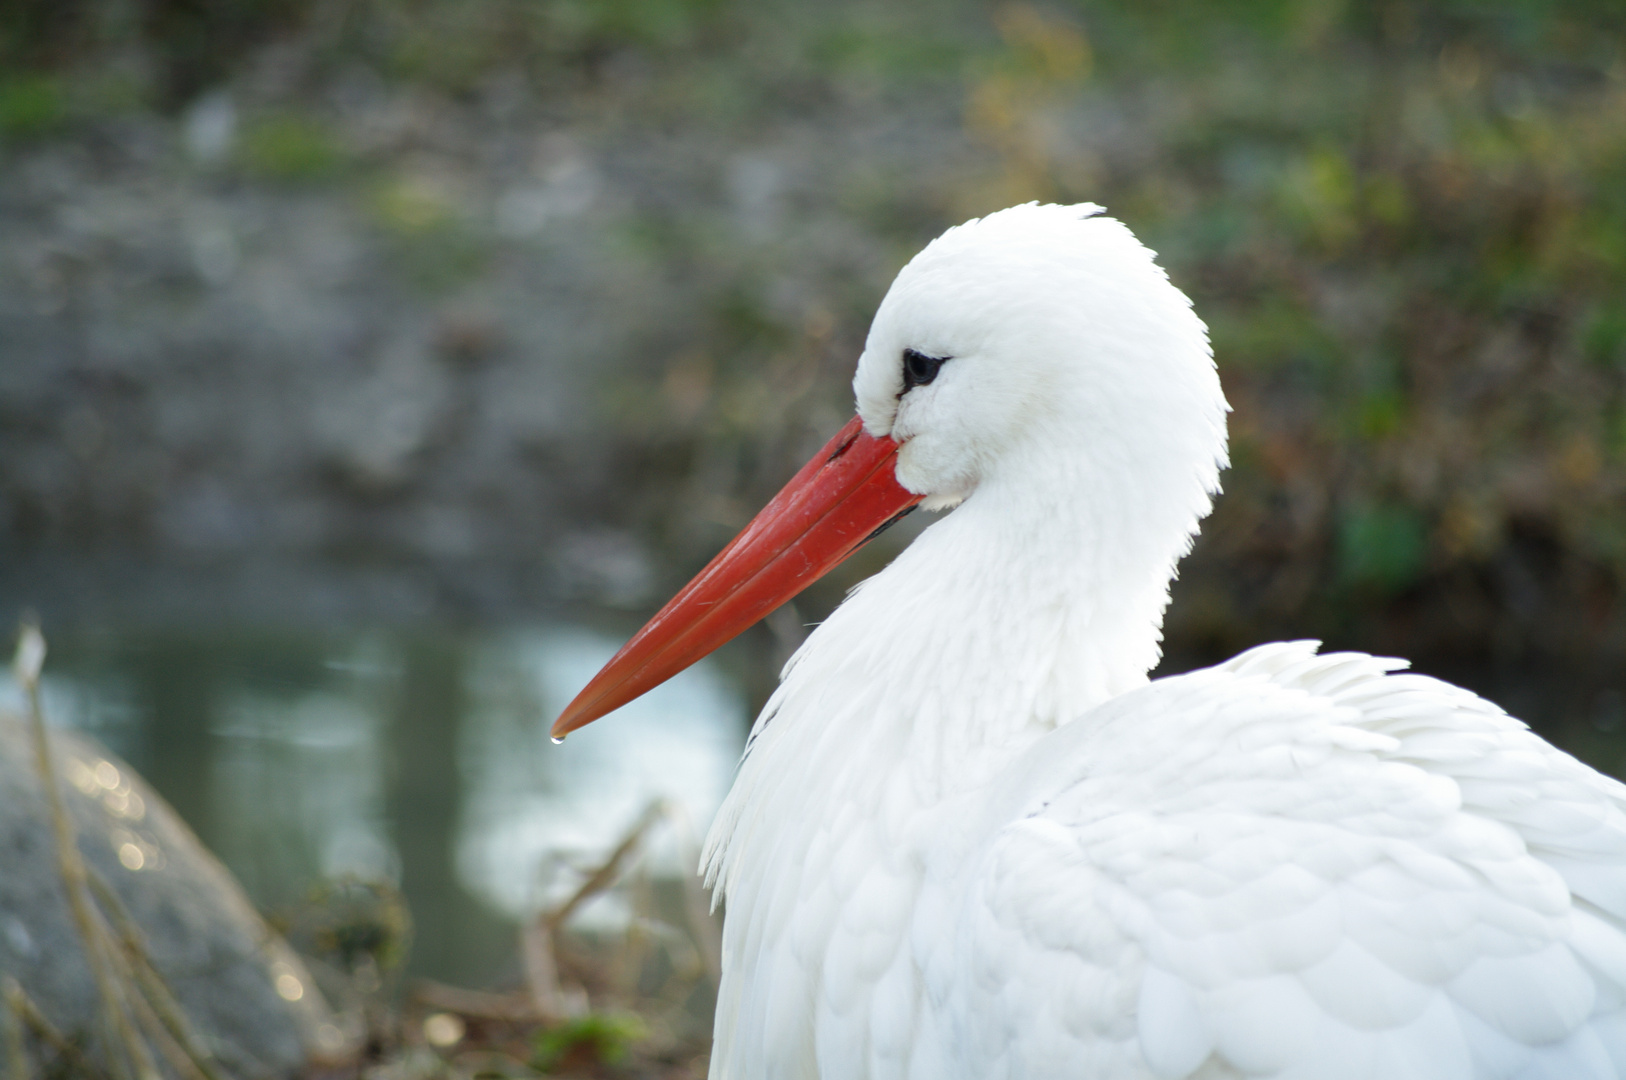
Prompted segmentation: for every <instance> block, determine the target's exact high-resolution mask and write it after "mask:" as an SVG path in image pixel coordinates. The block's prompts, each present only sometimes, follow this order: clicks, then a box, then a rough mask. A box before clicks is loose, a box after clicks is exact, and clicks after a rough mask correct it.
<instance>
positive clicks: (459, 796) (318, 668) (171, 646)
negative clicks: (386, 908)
mask: <svg viewBox="0 0 1626 1080" xmlns="http://www.w3.org/2000/svg"><path fill="white" fill-rule="evenodd" d="M52 644H53V649H52V656H51V660H50V663H49V664H48V672H49V675H48V677H47V679H46V682H45V702H46V708H47V710H48V712H49V715H50V717H51V719H52V721H53V722H54V723H59V724H71V725H73V726H77V727H81V728H85V729H87V730H89V731H91V732H92V733H94V734H95V735H97V736H98V737H99V738H101V739H102V740H103V741H105V742H106V743H108V745H109V746H110V747H111V748H112V749H113V750H114V751H115V752H117V753H119V754H121V755H123V756H124V757H126V758H127V759H128V760H129V761H130V762H131V763H132V764H133V765H134V766H135V767H136V768H137V769H139V770H140V771H141V772H142V773H143V774H144V775H145V776H146V777H147V778H148V779H149V780H150V781H151V782H152V783H153V785H154V786H155V787H157V788H158V790H159V791H161V792H162V793H163V794H164V795H165V796H166V797H167V798H168V799H169V800H170V801H171V802H172V803H173V804H174V805H175V807H176V809H177V810H179V811H180V812H181V814H182V815H183V816H184V817H185V818H186V819H187V821H188V822H189V823H191V824H192V825H193V827H194V828H196V829H197V831H198V833H199V834H200V836H201V837H202V839H203V840H204V842H205V843H206V844H208V845H209V847H211V848H212V849H213V850H214V851H215V852H216V853H217V854H218V855H220V857H221V858H222V860H224V861H225V862H226V864H227V865H228V866H229V867H230V868H231V869H232V870H233V872H235V873H236V874H237V876H238V878H239V879H240V880H241V881H242V882H243V884H244V886H245V887H246V888H247V889H248V891H249V893H250V895H251V896H252V897H253V898H254V899H255V900H256V902H258V903H259V904H260V906H261V907H262V908H266V909H268V910H273V911H274V910H276V909H277V908H279V907H286V906H288V905H291V904H293V903H295V902H297V901H298V900H299V899H300V897H301V896H303V895H304V894H305V893H306V892H307V890H308V889H309V888H310V887H311V885H312V884H314V883H315V882H316V881H318V880H320V879H322V878H324V877H333V876H337V875H343V874H359V875H362V876H365V877H385V878H389V879H392V880H395V881H398V882H399V883H400V885H401V888H402V890H403V891H404V893H405V894H406V898H407V901H408V903H409V904H410V906H411V908H412V911H413V915H414V918H415V920H416V923H417V935H416V943H415V945H414V951H413V958H412V961H411V967H412V969H413V970H416V971H418V972H420V973H422V974H428V975H433V976H436V977H439V978H443V979H448V980H456V981H462V982H473V983H482V982H489V981H490V980H491V979H492V978H494V977H500V976H501V975H502V974H503V973H504V972H505V971H507V970H508V969H511V968H512V967H513V965H514V963H515V962H514V961H513V959H512V957H513V955H514V948H513V942H514V938H513V922H514V920H515V919H517V918H519V917H522V916H523V915H525V914H526V913H528V912H532V911H535V910H536V909H537V907H538V906H539V905H540V904H542V903H545V902H547V901H549V900H551V899H554V897H555V896H556V895H557V894H558V893H559V892H560V891H561V890H565V889H569V888H573V887H574V883H575V880H576V879H574V878H573V877H572V876H571V874H569V873H566V872H564V871H563V870H562V868H565V867H577V866H580V865H582V864H583V863H586V862H589V861H591V860H592V859H593V858H594V857H596V856H602V855H603V854H604V853H605V852H607V851H608V850H609V849H610V848H612V847H613V846H614V845H615V844H616V843H617V842H618V841H619V840H620V839H621V837H622V836H623V835H624V834H625V832H626V831H627V829H628V828H629V827H630V826H631V824H632V823H633V822H634V820H635V819H636V818H637V817H638V816H639V814H640V813H641V812H642V811H643V809H644V808H645V807H646V806H647V805H648V804H649V803H650V801H651V800H653V799H656V798H663V799H666V800H668V801H669V802H670V803H671V804H673V805H674V806H675V808H676V810H677V813H676V815H675V816H676V817H677V818H678V819H679V820H680V821H683V822H686V823H688V827H687V828H686V829H684V830H681V831H682V832H686V833H688V834H689V835H690V836H691V837H692V836H694V835H699V834H700V833H702V832H703V831H704V829H705V826H706V825H707V824H708V823H709V821H710V819H711V817H712V815H713V814H714V813H715V811H716V809H717V806H718V804H719V803H720V802H721V800H722V797H723V795H724V794H725V793H726V791H727V788H728V784H729V781H730V779H731V777H732V773H733V768H734V763H735V761H736V759H737V758H738V755H739V752H740V749H741V746H742V745H743V739H744V733H745V729H746V722H745V721H746V717H745V705H744V696H743V694H742V693H741V692H740V690H739V688H738V687H736V686H734V685H733V684H732V683H731V682H730V681H729V680H728V679H726V678H725V677H724V676H723V675H722V674H721V672H720V669H718V668H716V667H715V666H713V665H711V664H701V665H699V666H697V667H696V668H693V669H691V670H690V671H689V672H686V673H685V674H684V675H681V676H679V677H678V678H676V679H674V680H673V681H672V682H670V683H668V684H667V685H666V686H664V687H662V688H660V689H658V690H656V691H655V692H653V693H651V694H649V695H648V696H647V697H645V698H643V699H642V700H640V701H639V702H638V703H636V704H635V705H634V706H629V707H628V708H627V709H625V710H623V711H622V712H621V713H620V714H619V715H618V716H617V717H615V718H614V719H613V720H611V721H610V722H608V723H605V724H600V725H595V726H594V727H592V728H588V729H586V730H584V731H581V732H578V733H576V734H574V735H572V736H571V737H570V739H569V741H568V742H566V743H565V744H564V745H562V746H554V745H552V744H551V742H550V741H549V740H548V738H547V730H546V728H547V723H548V722H549V721H551V719H552V718H553V716H554V715H555V714H557V712H558V711H559V710H560V709H561V708H562V707H563V706H564V704H565V703H566V702H567V701H568V700H569V698H570V696H571V695H572V694H573V693H574V692H575V691H576V689H578V688H579V687H580V686H582V685H583V684H584V683H585V682H586V681H587V679H588V678H589V677H590V676H591V675H592V673H593V672H594V671H596V670H597V669H598V667H599V666H600V665H602V664H603V662H604V661H606V660H608V659H609V657H610V655H611V653H612V652H613V651H614V650H615V648H616V647H617V646H618V645H619V644H620V642H619V640H616V639H612V638H609V637H605V636H602V635H598V634H595V633H593V632H590V631H587V630H584V629H580V628H576V627H569V626H554V627H547V628H541V629H535V630H526V631H510V632H503V633H490V634H468V635H460V636H453V635H431V634H416V633H384V632H365V633H357V634H335V635H327V636H321V635H314V636H313V635H292V634H289V635H276V634H271V635H253V636H252V637H245V638H234V637H210V638H198V637H184V638H175V637H162V638H155V639H140V638H135V637H133V636H122V635H118V636H112V637H103V638H97V639H87V640H57V641H54V642H53V643H52ZM14 698H15V689H14V688H13V687H11V686H9V684H7V685H0V703H14V701H12V699H14ZM664 842H665V846H664V847H659V846H657V848H656V849H655V850H654V852H653V853H652V854H653V856H654V857H655V859H656V861H657V863H658V867H659V869H661V870H663V871H665V872H669V873H673V874H676V873H689V872H692V870H693V863H692V860H693V857H694V853H693V850H692V847H693V845H692V843H679V842H678V840H677V839H676V838H674V837H673V835H672V831H671V830H666V831H665V841H664ZM612 905H613V901H612V902H610V903H609V904H601V905H599V908H598V910H597V915H598V917H600V918H605V917H607V916H613V915H614V909H613V906H612ZM592 914H593V912H592V911H591V910H589V911H586V912H584V916H590V915H592Z"/></svg>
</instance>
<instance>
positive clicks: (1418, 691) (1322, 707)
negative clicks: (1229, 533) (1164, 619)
mask: <svg viewBox="0 0 1626 1080" xmlns="http://www.w3.org/2000/svg"><path fill="white" fill-rule="evenodd" d="M1315 649H1316V645H1315V643H1313V642H1292V643H1287V644H1283V645H1275V646H1265V647H1262V648H1259V649H1254V650H1250V651H1249V652H1246V653H1243V654H1242V655H1241V656H1238V657H1237V658H1235V659H1234V660H1232V661H1230V662H1228V663H1227V664H1224V665H1221V666H1220V667H1218V668H1212V669H1208V670H1206V671H1202V672H1194V673H1192V674H1191V675H1187V676H1181V677H1178V678H1173V679H1166V680H1160V681H1158V682H1156V683H1153V684H1151V685H1149V686H1147V687H1144V688H1142V689H1141V690H1137V691H1134V692H1132V693H1129V694H1126V695H1123V696H1121V697H1119V698H1117V699H1114V700H1113V701H1111V702H1109V703H1107V704H1106V705H1104V706H1102V707H1101V708H1099V709H1096V710H1094V711H1093V712H1091V713H1090V714H1088V715H1086V716H1084V717H1081V718H1079V719H1078V720H1076V721H1074V722H1073V723H1070V724H1067V725H1064V726H1063V727H1061V728H1059V729H1057V730H1056V731H1055V732H1052V733H1051V734H1050V735H1048V736H1046V737H1045V738H1044V739H1042V740H1040V742H1039V743H1038V744H1036V745H1035V746H1034V747H1033V748H1032V750H1031V751H1030V752H1029V753H1028V754H1027V756H1026V757H1025V758H1024V759H1022V760H1021V761H1019V762H1018V763H1016V764H1015V765H1014V766H1013V767H1012V768H1011V769H1010V770H1008V771H1007V774H1006V775H1005V777H1004V780H1003V782H1002V783H1001V784H1000V785H999V786H998V788H997V790H995V791H993V792H991V793H989V795H988V797H987V811H986V813H984V814H983V815H982V818H981V820H983V821H985V822H986V823H987V831H986V834H985V835H984V836H982V838H981V839H978V840H973V841H972V843H973V847H974V848H975V850H976V851H978V852H979V853H980V854H978V855H977V857H975V858H971V859H963V858H962V859H959V860H954V859H944V860H942V861H941V865H944V866H948V867H958V868H959V869H957V870H954V871H952V872H948V873H944V874H941V875H932V874H928V875H927V879H926V883H925V885H924V886H923V895H922V898H921V901H922V905H923V910H925V909H930V910H932V911H935V912H936V913H937V914H936V915H935V916H934V919H935V922H934V925H938V926H939V927H941V928H942V932H941V933H938V934H934V935H925V934H920V933H917V934H915V935H914V937H913V939H912V943H911V949H912V953H913V962H914V965H915V968H916V970H917V971H919V972H920V973H921V978H922V980H923V984H924V988H925V995H924V997H925V1001H926V1003H927V1004H926V1011H927V1013H928V1014H929V1016H927V1018H926V1019H925V1020H924V1022H923V1024H922V1027H921V1030H933V1031H941V1032H943V1033H945V1035H944V1037H945V1038H949V1039H951V1040H952V1042H951V1044H950V1045H953V1046H954V1047H955V1048H956V1049H957V1050H959V1051H962V1052H961V1053H960V1054H959V1055H958V1057H957V1058H956V1059H955V1060H956V1064H955V1066H954V1068H955V1071H954V1072H953V1073H952V1074H951V1075H955V1076H963V1077H967V1078H970V1077H983V1076H1009V1077H1023V1078H1026V1080H1048V1078H1056V1080H1060V1078H1061V1077H1072V1076H1080V1075H1089V1076H1100V1077H1125V1078H1128V1077H1157V1078H1159V1080H1199V1078H1209V1077H1261V1078H1263V1077H1273V1078H1276V1080H1287V1078H1292V1077H1305V1078H1310V1077H1313V1078H1315V1080H1336V1078H1339V1077H1349V1078H1350V1080H1368V1078H1371V1077H1375V1076H1381V1077H1383V1078H1384V1080H1405V1078H1412V1077H1415V1078H1417V1080H1425V1078H1426V1080H1479V1078H1488V1077H1526V1078H1531V1080H1534V1078H1550V1080H1603V1078H1610V1077H1614V1078H1619V1077H1626V788H1623V787H1622V785H1620V784H1619V783H1617V782H1615V781H1613V780H1610V779H1608V778H1605V777H1602V776H1600V775H1599V774H1597V773H1595V772H1593V771H1592V770H1590V769H1588V768H1586V767H1585V766H1583V765H1581V764H1580V763H1579V762H1576V761H1575V760H1574V759H1572V758H1570V757H1568V756H1567V755H1564V754H1562V753H1560V752H1559V751H1557V750H1555V749H1553V748H1552V747H1550V746H1548V745H1547V744H1546V743H1544V742H1542V741H1541V740H1540V739H1538V738H1536V737H1535V736H1534V735H1532V734H1530V733H1529V732H1528V731H1527V730H1526V729H1525V728H1524V726H1523V725H1522V724H1520V723H1519V722H1518V721H1516V720H1513V719H1512V718H1510V717H1508V716H1506V714H1504V713H1503V712H1502V711H1501V710H1499V709H1497V708H1496V707H1495V706H1494V705H1491V704H1490V703H1488V702H1485V701H1483V700H1481V699H1479V698H1477V697H1475V696H1474V695H1472V694H1470V693H1468V692H1467V691H1464V690H1460V689H1458V688H1456V687H1452V686H1449V685H1447V684H1445V683H1441V682H1437V681H1436V680H1433V679H1430V678H1427V677H1425V676H1420V675H1414V674H1409V673H1400V674H1396V673H1395V672H1396V671H1397V669H1399V668H1401V667H1402V666H1403V664H1402V663H1401V662H1399V661H1395V660H1388V659H1383V658H1374V657H1369V656H1364V655H1360V654H1353V653H1338V654H1329V655H1320V654H1317V653H1316V652H1315ZM958 843H959V844H960V845H961V848H962V849H963V846H964V844H965V843H966V841H965V839H964V838H963V837H962V838H959V840H958Z"/></svg>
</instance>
